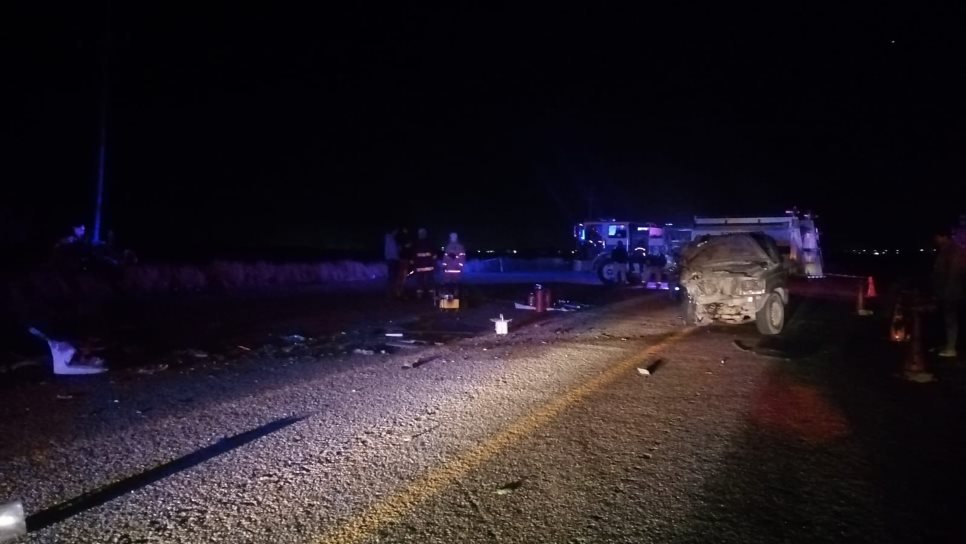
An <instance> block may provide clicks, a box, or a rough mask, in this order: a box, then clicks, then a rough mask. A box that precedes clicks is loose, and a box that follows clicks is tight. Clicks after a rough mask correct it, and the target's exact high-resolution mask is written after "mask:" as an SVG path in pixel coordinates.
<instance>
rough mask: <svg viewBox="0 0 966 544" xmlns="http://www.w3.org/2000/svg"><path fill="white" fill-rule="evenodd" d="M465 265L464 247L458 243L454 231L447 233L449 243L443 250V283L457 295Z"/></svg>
mask: <svg viewBox="0 0 966 544" xmlns="http://www.w3.org/2000/svg"><path fill="white" fill-rule="evenodd" d="M465 265H466V248H464V247H463V244H461V243H460V241H459V237H458V236H457V235H456V233H455V232H451V233H450V234H449V243H448V244H446V248H445V249H444V250H443V283H444V284H445V285H447V286H448V287H449V288H450V290H451V291H452V293H453V295H454V296H456V297H459V283H460V279H461V278H462V276H463V267H464V266H465Z"/></svg>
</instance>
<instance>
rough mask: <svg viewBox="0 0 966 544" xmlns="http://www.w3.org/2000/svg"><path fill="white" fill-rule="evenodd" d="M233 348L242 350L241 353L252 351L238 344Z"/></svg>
mask: <svg viewBox="0 0 966 544" xmlns="http://www.w3.org/2000/svg"><path fill="white" fill-rule="evenodd" d="M235 347H236V348H238V349H240V350H242V351H251V350H252V348H250V347H248V346H243V345H241V344H238V345H237V346H235Z"/></svg>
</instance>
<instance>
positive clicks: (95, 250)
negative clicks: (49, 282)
mask: <svg viewBox="0 0 966 544" xmlns="http://www.w3.org/2000/svg"><path fill="white" fill-rule="evenodd" d="M51 263H52V264H53V265H54V266H55V267H56V268H59V269H61V270H65V271H72V272H88V271H95V272H96V271H104V270H114V269H118V268H120V267H122V266H125V265H130V264H136V263H137V257H136V256H135V255H134V253H133V252H132V251H130V250H121V249H119V248H117V246H116V245H115V243H114V231H108V233H107V237H106V239H104V240H97V241H94V240H91V238H90V236H88V234H87V226H86V225H85V224H83V223H77V224H75V225H73V226H72V227H71V228H70V231H69V232H68V234H67V235H66V236H64V237H63V238H61V239H59V240H58V241H57V243H56V244H54V248H53V252H52V255H51Z"/></svg>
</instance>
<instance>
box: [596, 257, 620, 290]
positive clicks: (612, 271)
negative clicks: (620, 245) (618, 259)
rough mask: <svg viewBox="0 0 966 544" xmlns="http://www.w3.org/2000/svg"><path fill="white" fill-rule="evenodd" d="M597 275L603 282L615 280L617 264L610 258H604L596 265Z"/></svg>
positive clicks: (613, 281)
mask: <svg viewBox="0 0 966 544" xmlns="http://www.w3.org/2000/svg"><path fill="white" fill-rule="evenodd" d="M597 277H598V278H600V281H602V282H604V283H608V284H610V283H615V282H617V265H616V264H614V261H612V260H610V259H604V260H602V261H601V262H600V263H599V264H598V265H597Z"/></svg>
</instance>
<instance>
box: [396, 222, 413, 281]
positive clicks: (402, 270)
mask: <svg viewBox="0 0 966 544" xmlns="http://www.w3.org/2000/svg"><path fill="white" fill-rule="evenodd" d="M396 244H397V245H398V246H399V270H398V271H397V272H398V273H397V275H396V288H395V291H396V298H399V299H405V298H406V278H408V277H409V274H410V272H412V266H413V261H414V260H415V257H416V254H415V241H414V240H413V237H412V234H410V232H409V228H408V227H402V228H400V229H399V233H398V235H397V236H396Z"/></svg>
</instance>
